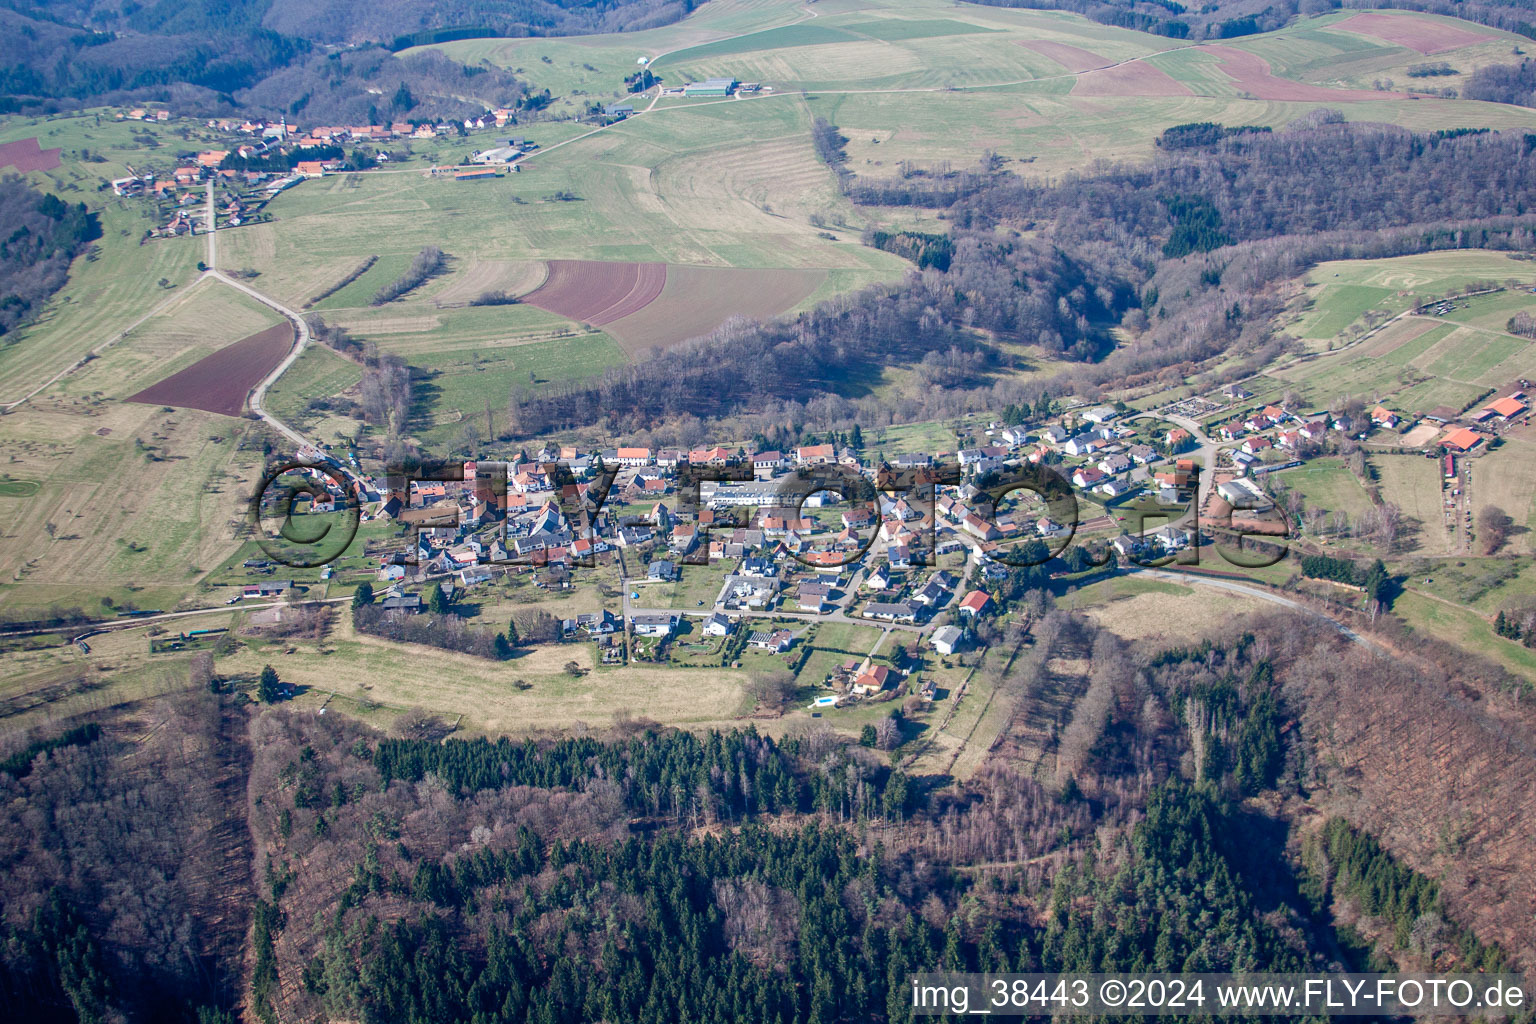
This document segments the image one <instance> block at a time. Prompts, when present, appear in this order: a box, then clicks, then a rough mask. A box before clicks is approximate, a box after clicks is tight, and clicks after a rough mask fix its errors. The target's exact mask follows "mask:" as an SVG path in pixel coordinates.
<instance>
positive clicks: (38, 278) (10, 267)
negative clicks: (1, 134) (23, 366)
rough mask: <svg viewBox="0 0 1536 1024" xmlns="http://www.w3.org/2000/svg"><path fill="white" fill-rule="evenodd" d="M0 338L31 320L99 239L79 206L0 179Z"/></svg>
mask: <svg viewBox="0 0 1536 1024" xmlns="http://www.w3.org/2000/svg"><path fill="white" fill-rule="evenodd" d="M0 223H4V224H5V226H6V228H5V230H6V232H7V234H6V237H5V240H4V243H3V244H0V335H4V334H6V333H8V332H9V331H11V330H12V329H13V328H15V327H16V326H17V325H18V324H21V323H24V322H25V321H27V320H29V319H31V318H32V317H35V316H36V315H37V314H38V313H39V312H40V311H41V310H42V305H43V303H44V302H46V301H47V299H48V297H49V296H50V295H52V294H53V293H54V292H56V291H58V290H59V289H60V288H62V287H63V286H64V282H65V280H66V279H67V278H68V276H69V263H70V261H71V260H72V259H74V258H75V257H76V256H78V255H80V253H81V252H83V251H84V250H85V248H86V246H87V245H89V244H90V243H91V242H92V241H94V240H95V239H97V238H99V237H100V236H101V228H100V227H99V226H98V224H97V217H96V215H95V214H93V213H90V212H89V211H87V210H86V208H85V204H84V203H74V204H70V203H66V202H64V201H63V200H62V199H60V198H59V197H58V196H55V195H50V194H45V193H42V192H39V191H37V190H36V189H34V188H32V187H31V186H30V185H29V184H27V181H26V179H24V178H19V177H16V176H15V175H6V176H4V177H0Z"/></svg>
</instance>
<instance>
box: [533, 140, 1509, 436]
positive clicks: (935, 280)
mask: <svg viewBox="0 0 1536 1024" xmlns="http://www.w3.org/2000/svg"><path fill="white" fill-rule="evenodd" d="M1334 120H1336V119H1335V118H1331V117H1329V116H1327V112H1323V115H1322V116H1317V117H1313V118H1311V119H1309V120H1307V121H1305V122H1301V123H1298V124H1296V125H1293V126H1291V128H1290V129H1288V130H1286V131H1281V132H1274V133H1263V132H1260V133H1252V132H1231V133H1229V132H1225V131H1220V130H1217V129H1219V126H1204V127H1207V128H1208V129H1209V130H1206V131H1204V132H1200V131H1190V130H1188V129H1186V130H1182V131H1180V130H1175V131H1173V132H1172V133H1171V134H1172V137H1173V139H1174V145H1172V146H1165V147H1163V148H1162V149H1161V151H1160V152H1159V153H1158V155H1157V157H1156V158H1155V159H1154V160H1153V161H1152V162H1150V163H1146V164H1137V165H1124V166H1114V167H1109V168H1107V169H1100V170H1095V171H1092V172H1088V173H1084V174H1081V175H1077V176H1070V177H1068V178H1066V179H1065V180H1063V181H1060V182H1054V183H1040V182H1031V181H1028V180H1024V179H1022V178H1019V177H1016V176H1012V175H997V174H992V173H988V174H985V175H978V176H977V177H976V178H975V182H979V183H981V184H979V185H977V187H975V188H969V187H968V188H966V189H959V190H956V192H955V193H954V194H952V195H946V197H945V198H944V200H943V201H942V205H943V207H944V214H945V216H946V218H947V219H948V220H949V222H950V224H951V228H950V232H949V235H948V236H947V238H945V239H944V243H943V245H942V246H938V247H934V246H933V245H932V243H931V242H923V240H921V239H916V238H913V237H911V236H903V235H900V234H896V235H887V236H885V237H883V238H880V239H876V238H874V237H873V236H872V237H871V239H870V240H871V241H872V242H878V243H880V244H882V245H883V246H884V247H887V248H891V249H892V250H893V251H899V252H902V253H903V254H906V255H911V254H913V253H915V254H916V255H917V256H918V257H919V258H920V259H921V258H922V257H923V256H924V254H925V253H933V254H935V255H934V256H933V257H930V258H929V259H928V260H927V265H926V267H925V269H923V270H922V272H920V273H917V274H913V275H911V276H909V277H908V278H907V279H906V280H904V281H902V282H901V283H899V284H896V285H890V286H877V287H872V288H868V289H866V290H864V291H862V292H859V293H856V294H854V295H851V296H847V297H843V298H839V299H836V300H832V301H829V302H826V303H823V304H822V305H820V306H818V307H817V308H815V309H814V310H811V311H810V312H807V313H804V314H801V315H799V316H798V317H795V318H794V319H792V320H788V321H783V322H777V323H769V324H761V325H759V324H751V323H735V324H728V325H726V326H725V327H723V328H721V329H720V330H719V331H717V332H716V333H715V334H714V335H713V336H711V337H709V338H706V339H702V340H700V341H697V342H694V343H692V344H690V345H687V346H683V347H678V348H673V349H671V350H669V351H668V353H667V358H666V359H665V360H656V361H653V362H650V363H645V362H641V363H639V364H637V365H633V366H626V367H622V368H615V369H611V370H609V371H607V372H606V373H605V374H604V375H603V376H602V377H600V378H598V379H596V380H592V381H582V382H572V383H569V384H566V385H563V386H559V387H554V388H551V389H548V390H546V391H544V392H543V393H539V394H527V393H525V392H522V391H518V392H516V393H515V394H514V395H513V396H512V398H511V402H510V408H511V413H512V415H511V418H510V430H511V433H512V434H513V435H514V436H518V437H522V436H537V435H539V434H542V433H546V432H549V431H553V430H560V429H568V428H572V427H578V426H589V425H602V426H603V427H605V428H608V429H609V430H612V431H616V432H632V431H635V430H640V429H657V428H663V432H664V428H665V425H666V424H668V423H669V422H674V423H675V422H677V421H679V420H683V419H685V418H688V417H699V418H711V417H713V418H720V417H734V418H737V422H738V423H739V425H740V426H742V427H743V428H744V429H743V431H742V432H743V433H745V434H748V435H750V434H751V433H753V432H754V431H756V430H759V429H762V428H763V425H764V424H771V423H773V422H780V421H783V420H784V419H785V418H786V417H788V418H791V419H794V420H796V421H797V422H804V423H806V424H807V425H809V426H813V427H816V428H818V429H827V428H832V427H843V428H846V425H847V423H848V422H850V421H852V420H853V419H858V420H859V421H860V422H862V423H865V424H869V423H876V424H880V423H889V422H892V421H900V420H916V419H931V418H934V417H939V416H944V415H951V414H954V413H956V412H960V411H969V410H973V409H982V408H992V407H997V408H1001V407H1003V406H1005V405H1008V404H1012V403H1016V402H1033V401H1034V400H1035V399H1036V398H1037V397H1038V395H1039V394H1040V393H1041V392H1042V391H1049V392H1050V393H1052V394H1063V393H1070V392H1073V391H1076V392H1078V393H1092V392H1093V390H1094V389H1095V388H1096V387H1098V386H1099V385H1101V384H1105V383H1107V382H1110V381H1115V382H1116V383H1117V385H1119V386H1124V385H1125V384H1132V385H1134V384H1136V383H1137V382H1138V381H1147V380H1152V379H1155V378H1157V377H1158V375H1159V374H1164V373H1166V374H1168V375H1169V376H1170V379H1172V378H1173V377H1179V378H1182V377H1183V376H1185V375H1186V374H1187V373H1188V372H1190V371H1191V370H1192V369H1198V367H1199V364H1201V363H1202V362H1203V361H1205V360H1207V359H1210V358H1211V357H1213V356H1215V355H1218V354H1224V355H1231V354H1238V355H1243V356H1249V357H1251V358H1252V359H1253V360H1254V361H1255V362H1256V363H1257V362H1261V361H1262V360H1263V359H1265V358H1269V357H1273V356H1274V355H1276V354H1277V353H1278V351H1279V346H1280V345H1282V344H1283V342H1282V341H1280V340H1279V339H1278V338H1277V337H1276V336H1275V335H1274V334H1273V333H1272V332H1271V329H1270V326H1269V322H1270V315H1271V314H1273V313H1274V312H1275V311H1276V310H1277V309H1278V305H1277V302H1278V299H1277V297H1276V295H1275V293H1274V290H1273V287H1272V286H1273V285H1275V284H1277V283H1279V282H1281V281H1285V280H1289V279H1291V278H1294V277H1295V276H1297V275H1298V274H1300V273H1302V272H1303V271H1304V270H1305V269H1306V268H1307V267H1309V266H1311V265H1312V264H1314V263H1316V262H1317V261H1320V260H1327V259H1340V258H1351V257H1377V256H1392V255H1402V254H1405V253H1413V252H1422V251H1426V250H1431V249H1442V248H1459V247H1490V248H1510V249H1515V248H1522V247H1527V246H1530V245H1531V244H1532V243H1533V239H1536V234H1533V231H1536V218H1533V216H1532V215H1531V214H1530V212H1529V210H1528V209H1527V203H1526V199H1525V197H1526V196H1529V195H1531V194H1532V190H1533V188H1536V159H1533V154H1536V136H1524V137H1521V136H1509V135H1491V134H1473V135H1458V134H1456V133H1441V134H1418V133H1412V132H1408V131H1403V130H1400V129H1393V128H1381V127H1372V126H1357V125H1343V124H1337V123H1332V122H1333V121H1334ZM1190 127H1192V128H1197V129H1198V128H1201V127H1202V126H1198V125H1197V126H1190ZM816 137H817V147H818V150H819V151H820V152H821V153H822V155H823V158H825V159H829V160H834V161H835V160H836V159H837V152H838V146H839V143H838V142H837V141H836V137H835V131H834V129H833V127H832V126H830V125H825V124H823V125H821V126H819V127H818V129H817V136H816ZM848 188H849V194H850V195H852V196H854V197H857V196H858V195H859V194H860V192H859V190H860V186H859V185H858V183H857V181H854V182H853V183H851V184H849V186H848ZM898 188H899V186H898V185H893V184H890V183H886V184H885V185H883V186H882V187H881V190H880V197H881V198H880V201H881V202H889V201H890V200H891V193H892V192H893V191H894V190H896V189H898ZM911 188H912V189H913V190H914V192H915V194H916V198H918V199H919V200H921V201H926V197H927V194H928V192H929V191H930V188H931V186H930V185H929V183H928V182H927V181H926V179H925V178H923V177H921V176H919V177H916V178H914V179H912V183H911ZM938 237H942V236H938ZM1117 326H1118V327H1122V328H1124V329H1125V330H1126V332H1127V334H1128V340H1127V341H1123V342H1121V343H1119V344H1116V343H1115V342H1114V340H1113V339H1112V336H1111V334H1110V332H1111V330H1112V329H1113V328H1115V327H1117ZM980 331H986V332H992V334H991V336H990V337H989V336H988V335H985V334H982V333H980ZM1015 337H1016V338H1023V339H1028V340H1029V341H1031V342H1033V343H1035V344H1037V345H1038V346H1039V347H1040V348H1042V349H1043V350H1045V351H1046V352H1047V353H1049V354H1051V355H1054V356H1057V357H1061V358H1066V359H1069V360H1074V361H1077V362H1079V363H1080V364H1081V366H1080V367H1079V368H1075V369H1073V370H1070V371H1068V372H1066V373H1065V374H1063V375H1062V377H1061V378H1060V379H1057V380H1041V379H1040V378H1039V377H1038V376H1037V377H1036V378H1034V379H1032V380H1030V381H1027V382H1019V381H1009V380H1000V379H997V378H1001V377H1002V376H1004V375H1002V374H999V373H997V371H998V370H999V369H1000V368H1002V367H1004V366H1007V365H1010V364H1011V362H1012V361H1014V360H1017V359H1018V358H1019V357H1017V356H1013V355H1009V354H1008V353H1007V352H1006V351H1005V350H1004V348H1003V347H1002V346H1001V345H999V344H998V343H997V340H1006V339H1009V338H1015ZM994 339H997V340H994ZM892 364H895V365H906V366H909V367H912V368H914V369H915V370H916V371H917V372H918V373H919V374H921V375H922V379H923V380H925V381H927V382H929V383H931V384H933V385H936V386H935V387H933V388H931V389H929V390H928V392H927V394H926V397H925V398H923V399H905V400H902V401H898V402H896V403H889V402H885V401H879V402H877V401H874V400H872V399H864V398H862V397H861V385H860V383H859V382H860V381H862V380H864V379H866V378H867V377H868V375H869V373H871V372H872V371H873V370H874V369H875V368H876V367H879V366H888V365H892Z"/></svg>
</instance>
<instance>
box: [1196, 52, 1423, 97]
mask: <svg viewBox="0 0 1536 1024" xmlns="http://www.w3.org/2000/svg"><path fill="white" fill-rule="evenodd" d="M1197 48H1198V49H1200V50H1204V51H1205V52H1206V53H1209V54H1211V55H1212V56H1214V57H1219V58H1220V59H1221V70H1222V73H1223V74H1225V75H1226V76H1227V77H1228V78H1230V79H1232V80H1233V81H1234V82H1236V83H1237V84H1238V85H1240V86H1242V88H1243V91H1244V92H1246V93H1248V94H1249V95H1251V96H1253V97H1254V98H1255V99H1261V100H1291V101H1294V102H1301V103H1329V102H1333V103H1348V102H1357V101H1358V102H1364V101H1366V100H1400V99H1403V94H1402V93H1396V92H1376V91H1374V90H1370V91H1368V90H1365V89H1329V88H1325V87H1324V86H1321V85H1308V84H1307V83H1306V82H1293V81H1291V80H1290V79H1289V78H1277V77H1275V74H1274V72H1273V71H1271V70H1270V68H1269V61H1267V60H1265V59H1264V58H1263V57H1260V56H1258V55H1256V54H1252V53H1249V52H1248V51H1247V50H1239V49H1238V48H1237V47H1235V46H1220V45H1216V44H1206V45H1203V46H1200V47H1197Z"/></svg>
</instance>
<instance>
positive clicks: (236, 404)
mask: <svg viewBox="0 0 1536 1024" xmlns="http://www.w3.org/2000/svg"><path fill="white" fill-rule="evenodd" d="M292 346H293V326H292V325H291V324H286V323H283V324H277V325H275V326H273V327H268V328H267V329H266V330H264V331H261V332H259V333H257V334H253V335H251V336H250V337H249V338H242V339H241V340H239V341H237V342H235V343H234V344H233V345H226V346H224V347H223V348H221V349H219V350H218V351H217V352H215V353H213V354H212V355H210V356H205V357H203V358H202V359H199V360H198V361H197V362H195V363H193V364H192V365H191V366H189V367H187V368H186V369H185V370H182V371H180V372H178V373H173V374H171V375H170V376H169V377H167V378H165V379H164V380H162V381H160V382H159V383H156V384H151V385H150V386H149V387H147V388H145V389H144V390H143V391H140V392H139V393H138V394H136V395H132V396H130V397H129V398H128V401H130V402H141V403H143V404H145V405H174V406H179V407H180V408H183V409H201V410H203V411H204V412H215V413H219V414H220V415H223V416H239V415H240V414H241V413H242V412H244V411H245V397H246V395H248V394H250V393H251V388H253V387H255V386H256V385H257V384H258V383H260V382H261V379H262V378H263V377H265V376H266V375H267V374H269V373H271V372H272V371H273V370H275V369H276V368H277V364H278V363H281V362H282V361H283V357H284V356H285V355H287V354H288V349H289V348H291V347H292Z"/></svg>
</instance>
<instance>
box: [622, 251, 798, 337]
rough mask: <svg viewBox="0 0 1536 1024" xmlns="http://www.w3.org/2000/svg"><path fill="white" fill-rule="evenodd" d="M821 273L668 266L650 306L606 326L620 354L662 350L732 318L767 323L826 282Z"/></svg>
mask: <svg viewBox="0 0 1536 1024" xmlns="http://www.w3.org/2000/svg"><path fill="white" fill-rule="evenodd" d="M826 276H827V272H826V271H824V270H737V269H733V268H730V267H680V266H669V267H667V283H666V287H665V288H663V289H662V292H661V294H660V295H659V296H658V297H657V299H656V301H655V302H652V303H651V304H649V305H648V306H646V307H645V308H644V309H642V310H638V311H636V312H634V313H631V314H629V315H628V316H626V317H622V318H620V319H618V320H615V321H613V322H612V323H610V324H608V326H607V327H606V328H605V329H606V330H607V332H608V333H609V334H610V335H612V336H613V338H614V340H615V341H617V342H618V343H619V345H620V346H622V347H623V349H624V351H625V352H628V353H629V354H630V355H634V354H635V353H637V352H641V351H644V350H645V349H664V348H667V347H669V346H672V345H676V344H678V343H679V342H683V341H687V340H688V339H689V338H698V337H702V336H703V335H706V334H708V333H709V332H710V331H713V330H714V329H715V328H716V327H719V326H720V325H721V324H723V323H725V322H726V321H727V320H729V319H730V318H731V317H733V316H744V317H749V318H751V319H753V320H767V319H768V318H770V317H774V316H778V315H779V314H780V313H783V312H785V311H786V310H790V309H793V308H794V307H795V306H797V305H799V304H800V301H801V300H802V299H804V298H805V297H806V296H807V295H810V294H811V293H812V292H813V291H815V290H816V289H817V288H818V287H819V286H820V285H821V283H822V281H824V280H826Z"/></svg>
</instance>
